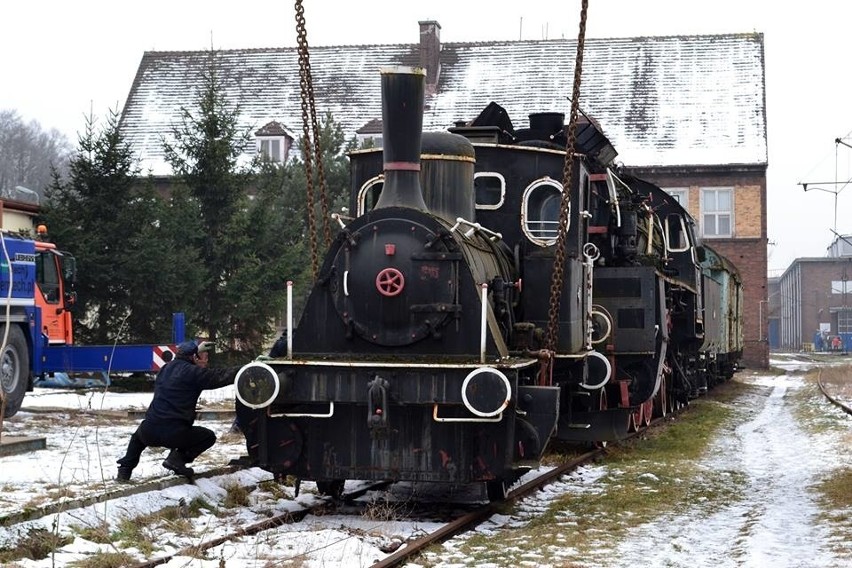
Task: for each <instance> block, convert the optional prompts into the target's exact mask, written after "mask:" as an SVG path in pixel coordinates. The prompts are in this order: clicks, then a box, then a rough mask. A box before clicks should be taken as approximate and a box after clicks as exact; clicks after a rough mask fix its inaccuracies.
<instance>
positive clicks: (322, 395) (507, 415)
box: [237, 359, 559, 483]
mask: <svg viewBox="0 0 852 568" xmlns="http://www.w3.org/2000/svg"><path fill="white" fill-rule="evenodd" d="M501 363H504V362H501ZM535 364H536V361H534V360H531V359H522V360H515V361H512V362H510V363H509V364H505V363H504V364H500V365H493V366H489V365H487V364H485V365H483V364H476V363H458V364H452V363H450V364H446V363H444V364H426V363H424V364H419V365H418V364H406V365H404V366H402V365H393V364H386V363H385V364H382V363H380V364H375V363H366V362H364V363H352V362H350V363H347V364H343V363H340V362H332V363H327V362H319V361H312V362H310V363H308V362H293V361H283V360H271V361H264V362H263V363H254V364H250V365H256V366H257V367H258V368H257V369H255V370H253V371H252V372H247V373H246V375H245V376H246V377H251V379H245V380H242V379H241V377H239V376H238V378H237V392H238V396H244V397H248V398H251V393H252V392H256V393H259V394H258V396H261V398H263V397H264V396H265V397H272V398H271V400H270V401H269V404H268V405H267V406H265V407H262V408H255V409H253V412H252V413H251V415H252V418H253V419H254V420H255V421H259V422H253V423H252V430H253V431H254V432H257V433H258V434H260V435H261V437H262V438H263V439H260V437H258V438H256V439H255V440H253V442H252V443H250V445H253V446H254V447H253V450H254V451H253V452H252V453H254V454H255V457H256V458H257V462H258V464H259V465H260V466H261V467H263V468H264V469H267V470H269V471H273V472H275V473H278V474H292V475H296V476H298V477H301V478H304V479H313V480H336V479H369V480H406V481H445V482H458V483H465V482H471V481H488V480H492V479H501V478H506V477H507V476H508V475H511V474H514V473H515V472H516V470H518V469H522V468H526V467H529V464H530V463H535V462H536V461H537V460H538V459H539V458H540V457H541V453H542V452H543V450H544V447H545V446H546V441H547V440H548V439H549V438H550V436H551V435H552V433H553V431H554V430H555V428H556V420H557V415H558V409H559V389H558V388H557V387H538V386H534V385H524V384H520V385H519V381H526V380H527V379H525V378H524V377H529V376H534V373H532V372H531V371H530V369H533V368H534V365H535ZM247 367H249V366H247ZM244 370H245V368H244ZM263 373H266V374H265V375H264V374H263ZM270 373H271V374H270ZM272 374H274V378H273V376H272ZM276 380H277V382H276V383H275V384H276V385H277V388H275V387H274V386H270V385H269V384H267V381H271V382H275V381H276ZM252 389H254V390H253V391H252ZM263 393H265V394H263ZM247 402H249V403H250V404H256V403H257V402H260V401H255V402H252V401H251V400H248V401H247ZM257 406H259V404H257ZM462 426H463V427H462ZM296 451H298V456H295V455H294V452H296Z"/></svg>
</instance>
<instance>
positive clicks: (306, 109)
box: [296, 0, 331, 278]
mask: <svg viewBox="0 0 852 568" xmlns="http://www.w3.org/2000/svg"><path fill="white" fill-rule="evenodd" d="M296 43H297V46H298V47H297V49H298V53H299V91H300V95H301V103H302V159H303V160H304V162H305V178H306V183H307V185H306V188H305V207H306V208H307V210H308V211H307V212H308V233H309V234H310V252H311V269H312V272H313V276H314V278H316V276H317V273H318V272H319V254H318V252H317V251H318V248H319V247H318V244H317V223H316V217H315V215H314V166H315V167H316V173H317V181H318V182H319V196H320V211H321V218H322V231H323V238H324V241H325V246H326V247H328V246H329V245H330V244H331V227H330V225H329V224H330V220H329V219H330V218H329V215H328V197H327V194H328V191H327V190H326V181H325V168H324V167H323V160H322V148H321V145H320V130H319V123H318V121H317V112H316V104H315V98H314V84H313V78H312V75H311V62H310V55H309V51H308V33H307V30H306V28H305V8H304V6H303V5H302V0H296Z"/></svg>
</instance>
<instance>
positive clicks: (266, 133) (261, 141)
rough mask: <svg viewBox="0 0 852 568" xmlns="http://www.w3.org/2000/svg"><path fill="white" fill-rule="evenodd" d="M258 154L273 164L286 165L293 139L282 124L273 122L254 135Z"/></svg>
mask: <svg viewBox="0 0 852 568" xmlns="http://www.w3.org/2000/svg"><path fill="white" fill-rule="evenodd" d="M254 137H255V140H256V141H257V153H258V155H260V156H263V157H264V158H266V159H267V160H270V161H272V162H279V163H284V162H286V161H287V156H288V155H289V153H290V147H291V146H292V144H293V137H292V136H290V134H289V133H288V132H287V130H286V129H285V128H284V126H282V125H281V123H280V122H276V121H274V120H273V121H272V122H270V123H269V124H267V125H266V126H264V127H263V128H261V129H260V130H258V131H257V132H255V133H254Z"/></svg>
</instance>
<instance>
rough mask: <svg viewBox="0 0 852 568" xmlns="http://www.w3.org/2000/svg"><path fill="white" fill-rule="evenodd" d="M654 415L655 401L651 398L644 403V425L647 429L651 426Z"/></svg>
mask: <svg viewBox="0 0 852 568" xmlns="http://www.w3.org/2000/svg"><path fill="white" fill-rule="evenodd" d="M653 415H654V399H653V398H649V399H648V400H646V401H645V402H643V403H642V418H643V420H642V423H643V424H644V425H645V427H646V428H647V427H648V426H650V425H651V418H653Z"/></svg>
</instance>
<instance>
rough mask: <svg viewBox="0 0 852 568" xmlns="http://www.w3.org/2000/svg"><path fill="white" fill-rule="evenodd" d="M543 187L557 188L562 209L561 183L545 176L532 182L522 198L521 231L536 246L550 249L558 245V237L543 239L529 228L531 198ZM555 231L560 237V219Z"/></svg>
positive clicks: (569, 221)
mask: <svg viewBox="0 0 852 568" xmlns="http://www.w3.org/2000/svg"><path fill="white" fill-rule="evenodd" d="M541 187H552V188H555V189H556V190H557V191H558V192H559V196H560V209H561V197H562V191H563V190H562V184H561V183H559V182H558V181H556V180H555V179H553V178H551V177H548V176H545V177H543V178H539V179H537V180H535V181H534V182H532V183H531V184H530V185H528V186H527V188H526V189H525V190H524V193H523V195H522V197H521V230H522V231H523V233H524V235H526V237H527V238H528V239H529V240H530V242H532V243H535V244H537V245H538V246H541V247H548V246H551V245H553V244H555V243H556V239H557V237H552V238H547V237H542V236H541V235H539V234H537V233H533V232H532V231H530V229H529V226H528V220H529V201H530V197H531V196H532V195H533V194H534V193H535V191H536V190H537V189H539V188H541ZM551 222H552V221H551ZM570 226H571V205H570V204H569V205H568V227H567V228H570ZM567 228H566V229H567ZM555 230H556V232H557V235H558V232H559V221H558V219H557V221H556V225H555Z"/></svg>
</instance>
